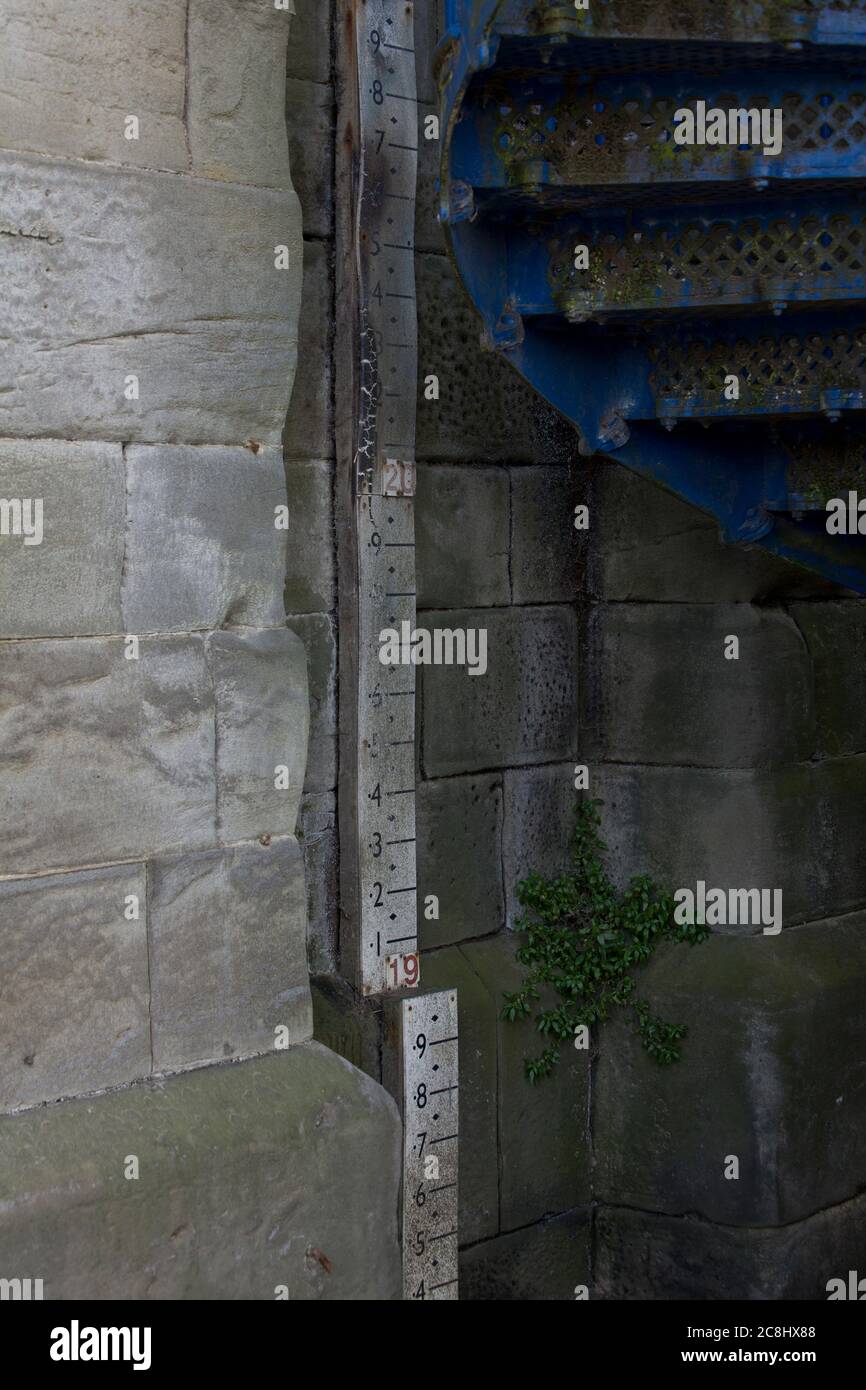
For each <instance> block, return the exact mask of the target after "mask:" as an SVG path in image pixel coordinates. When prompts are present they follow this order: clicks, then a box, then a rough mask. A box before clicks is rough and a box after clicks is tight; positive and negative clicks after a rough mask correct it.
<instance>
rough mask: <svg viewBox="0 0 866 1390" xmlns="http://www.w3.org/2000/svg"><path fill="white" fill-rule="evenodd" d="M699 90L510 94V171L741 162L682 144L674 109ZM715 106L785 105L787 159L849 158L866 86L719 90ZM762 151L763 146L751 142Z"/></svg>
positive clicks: (610, 172) (731, 153) (720, 150)
mask: <svg viewBox="0 0 866 1390" xmlns="http://www.w3.org/2000/svg"><path fill="white" fill-rule="evenodd" d="M700 96H701V94H700V93H690V94H689V93H683V94H682V95H681V96H669V95H665V96H641V95H637V94H636V95H634V96H629V97H626V98H625V99H623V100H619V101H611V100H609V99H607V98H606V97H604V96H600V95H598V94H597V93H596V92H594V91H592V90H590V89H587V90H583V91H580V92H572V93H571V95H569V96H567V97H566V98H564V99H560V100H559V101H556V102H551V103H549V104H548V103H545V102H543V101H541V100H536V101H529V102H527V103H525V104H523V103H521V102H515V101H514V100H513V97H512V96H510V95H508V94H505V93H504V94H503V95H502V98H501V100H500V102H499V106H498V117H499V131H498V137H497V142H496V144H497V152H498V154H499V157H500V159H501V160H502V162H503V164H504V166H505V168H506V171H507V172H508V174H509V176H510V177H512V178H514V179H517V180H518V181H519V177H520V166H521V165H527V164H528V165H537V164H539V163H544V164H547V165H549V166H550V167H551V169H552V170H553V171H554V176H555V177H558V178H559V179H561V180H562V181H563V182H574V183H590V184H591V183H593V182H600V183H603V182H605V181H606V180H609V179H622V178H627V177H628V176H629V174H630V173H633V172H634V168H633V166H634V165H635V162H636V161H637V162H638V163H640V164H643V163H645V162H647V163H648V165H649V167H650V169H651V171H652V173H653V175H654V177H656V178H657V179H667V180H670V179H677V178H682V177H685V176H686V174H687V172H688V171H689V170H694V169H695V168H696V167H699V166H701V165H702V164H708V165H709V166H713V165H714V164H719V163H721V164H723V165H725V166H728V167H730V166H731V165H732V164H736V162H737V158H738V156H742V154H743V153H747V152H748V151H747V150H744V149H743V147H739V148H733V149H732V148H731V147H729V146H714V145H691V146H689V145H677V144H676V143H675V141H674V129H675V125H674V119H673V117H674V112H675V111H676V110H677V109H678V108H679V107H683V106H687V107H691V108H692V109H694V107H695V104H696V102H697V101H698V100H699V99H700ZM711 105H712V106H714V107H719V108H721V109H722V110H725V111H727V110H741V109H747V110H748V109H751V110H761V109H762V108H770V109H773V108H776V107H781V109H782V110H783V111H784V113H785V121H784V153H785V156H786V157H790V156H792V155H794V156H796V155H803V154H806V155H808V154H810V153H816V152H819V151H822V150H824V151H827V150H832V151H833V153H834V154H837V155H845V154H846V153H848V152H850V151H851V150H852V149H854V148H855V147H856V146H858V145H860V144H861V142H862V140H863V137H864V135H866V90H864V89H861V88H859V87H858V88H856V89H854V90H851V91H848V92H844V93H840V94H835V93H833V92H832V91H826V92H822V93H820V94H819V95H818V96H816V97H812V96H807V95H804V94H803V93H802V92H797V91H790V92H786V93H785V94H784V95H783V96H782V97H781V98H780V99H777V98H775V97H773V96H772V95H770V94H769V93H768V92H766V91H764V92H752V93H750V94H749V96H748V97H744V96H743V94H742V93H740V94H739V95H738V94H737V93H736V92H720V93H718V94H716V95H714V96H713V98H712V102H711ZM751 148H752V149H753V150H754V149H760V146H752V147H751Z"/></svg>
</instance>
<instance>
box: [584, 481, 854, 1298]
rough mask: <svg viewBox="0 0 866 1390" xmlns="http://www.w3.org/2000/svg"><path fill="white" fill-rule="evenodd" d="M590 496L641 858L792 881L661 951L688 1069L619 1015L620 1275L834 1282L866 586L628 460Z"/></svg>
mask: <svg viewBox="0 0 866 1390" xmlns="http://www.w3.org/2000/svg"><path fill="white" fill-rule="evenodd" d="M589 496H590V502H591V507H592V514H593V518H594V521H593V533H592V543H591V550H590V561H589V584H588V595H587V617H586V628H585V631H586V647H585V650H586V657H585V668H586V671H587V680H586V681H585V682H584V699H583V701H582V722H581V742H582V748H583V752H584V754H585V755H586V757H587V758H588V759H590V760H591V761H592V763H593V767H594V773H595V781H594V788H595V790H596V791H597V792H598V794H599V795H600V796H601V797H602V798H603V800H604V803H605V804H604V809H603V817H604V831H605V836H606V839H607V841H608V844H609V845H610V848H611V862H612V865H613V867H614V869H615V871H616V874H617V876H618V877H619V878H620V880H623V879H624V878H625V877H627V876H628V875H629V874H631V873H633V872H639V871H642V872H643V871H645V872H649V873H652V874H653V875H656V876H658V877H659V878H661V879H662V881H664V882H665V883H666V884H669V885H671V886H676V887H680V886H684V887H689V886H691V887H692V888H694V885H695V883H696V881H697V880H698V879H703V880H704V881H705V882H706V883H707V885H712V886H715V887H720V888H730V887H765V888H780V889H781V890H782V892H783V904H784V925H783V930H782V931H781V933H780V934H779V935H764V934H763V933H762V929H761V927H760V926H756V927H750V926H739V927H738V926H728V927H718V928H716V929H715V930H714V932H713V935H712V937H711V938H710V940H709V941H708V942H706V943H705V944H704V945H702V946H700V947H698V948H695V949H691V948H689V947H674V946H671V947H666V948H664V949H663V950H660V951H659V952H658V954H657V956H656V958H654V960H653V961H652V962H651V964H650V966H649V969H648V972H647V977H646V983H645V990H646V992H647V993H648V994H649V995H650V997H652V998H653V1000H654V1002H655V1003H656V1005H657V1006H658V1008H659V1011H660V1012H662V1013H663V1014H664V1016H665V1017H670V1018H673V1019H675V1020H677V1021H679V1022H683V1023H686V1024H687V1025H688V1028H689V1033H688V1036H687V1039H686V1042H685V1044H684V1054H683V1060H682V1061H681V1062H680V1063H679V1064H678V1065H676V1066H675V1067H672V1068H670V1069H666V1070H664V1069H660V1068H658V1067H656V1066H655V1064H654V1063H653V1062H651V1061H650V1060H649V1059H648V1058H647V1057H646V1055H645V1054H644V1053H643V1052H642V1051H641V1049H640V1047H639V1045H638V1043H637V1041H636V1039H635V1038H634V1036H633V1035H631V1034H629V1033H627V1031H626V1030H625V1029H624V1028H623V1027H622V1025H621V1023H620V1022H619V1021H618V1022H617V1023H615V1024H614V1025H612V1026H611V1027H610V1028H609V1030H608V1031H607V1033H606V1034H605V1036H603V1038H602V1040H601V1044H600V1047H599V1054H598V1059H597V1061H596V1062H595V1063H594V1068H593V1083H592V1092H593V1111H592V1142H593V1155H594V1164H593V1196H594V1199H595V1201H596V1202H597V1203H598V1207H597V1211H596V1218H595V1251H594V1253H595V1266H594V1275H595V1281H596V1289H597V1292H598V1294H599V1295H600V1296H602V1297H611V1298H688V1297H695V1296H698V1297H701V1298H721V1299H727V1298H753V1299H778V1298H796V1299H813V1298H826V1284H827V1280H828V1279H830V1278H834V1277H836V1276H838V1275H839V1274H844V1272H845V1271H846V1270H847V1269H849V1268H857V1267H858V1263H860V1264H862V1260H863V1256H864V1247H866V1208H864V1205H863V1202H862V1199H861V1198H860V1196H859V1193H860V1190H861V1188H862V1173H863V1166H862V1165H863V1162H864V1153H863V1135H864V1132H866V1091H864V1088H863V1085H862V1083H861V1079H860V1063H859V1058H860V1057H862V1054H863V1047H864V1043H866V1037H864V1025H863V1022H862V1010H861V1009H860V1007H859V1003H858V1000H859V998H860V997H861V995H862V992H863V988H864V982H866V936H864V921H866V918H864V911H863V909H864V907H866V871H864V868H863V862H862V856H861V855H860V854H859V853H858V852H857V845H858V844H859V840H860V836H861V833H862V817H863V805H864V791H866V761H864V758H863V739H862V737H861V736H860V730H861V719H860V715H859V713H857V711H856V710H855V708H854V701H853V692H854V690H855V689H857V687H858V686H859V684H860V683H861V679H862V675H861V673H862V670H863V633H864V631H866V627H864V622H866V607H864V602H863V600H862V599H859V598H856V597H852V596H850V595H847V594H845V593H844V592H842V591H839V590H834V589H832V588H831V587H830V586H829V585H826V584H824V583H822V582H821V581H819V580H817V579H815V578H813V577H812V576H810V575H809V574H808V573H807V572H805V571H800V570H798V569H795V568H793V567H789V566H786V565H784V564H782V563H780V562H777V561H774V560H772V559H770V558H767V557H765V556H763V555H761V554H759V553H757V554H750V553H749V552H740V551H737V550H734V549H732V548H730V547H725V546H722V545H720V544H719V542H718V540H717V538H716V536H715V532H714V528H713V526H712V524H711V523H709V522H708V521H707V520H706V519H705V518H703V517H702V516H701V515H700V514H699V513H695V512H694V511H692V510H691V509H690V508H688V507H686V506H684V505H683V504H681V503H680V502H679V501H677V500H676V499H674V498H671V497H669V496H668V495H667V494H665V493H664V492H662V491H661V490H659V489H658V488H656V487H654V486H652V485H650V484H648V483H644V482H642V481H640V480H639V479H636V478H634V477H632V476H631V475H629V474H627V473H626V472H625V471H624V470H623V469H621V468H619V467H617V466H616V465H611V464H607V465H604V464H598V465H597V466H594V467H593V469H592V470H591V476H590V493H589ZM729 634H733V635H737V636H739V639H740V655H739V660H738V661H726V660H725V659H724V656H723V648H724V639H725V637H726V636H727V635H729ZM728 1155H734V1156H736V1157H737V1158H738V1159H739V1165H740V1176H739V1178H738V1179H737V1180H730V1179H726V1178H725V1176H724V1172H725V1166H726V1159H727V1156H728Z"/></svg>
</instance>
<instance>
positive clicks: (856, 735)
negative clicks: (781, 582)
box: [788, 599, 866, 758]
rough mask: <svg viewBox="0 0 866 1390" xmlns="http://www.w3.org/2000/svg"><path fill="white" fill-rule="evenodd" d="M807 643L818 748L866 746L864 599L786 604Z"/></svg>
mask: <svg viewBox="0 0 866 1390" xmlns="http://www.w3.org/2000/svg"><path fill="white" fill-rule="evenodd" d="M788 612H789V613H790V615H791V617H792V618H793V619H794V622H795V623H796V624H797V626H798V627H799V629H800V631H801V632H802V634H803V637H804V639H805V641H806V644H807V646H808V648H809V657H810V660H811V663H812V670H813V677H814V683H815V717H816V721H817V727H818V750H817V751H818V753H819V755H820V756H822V757H830V758H835V757H839V756H840V755H841V754H845V753H863V752H866V700H864V699H863V681H862V677H861V672H862V671H863V668H864V665H866V604H864V602H863V600H862V599H843V600H841V601H837V602H833V601H830V602H824V603H794V604H791V606H790V608H789V609H788Z"/></svg>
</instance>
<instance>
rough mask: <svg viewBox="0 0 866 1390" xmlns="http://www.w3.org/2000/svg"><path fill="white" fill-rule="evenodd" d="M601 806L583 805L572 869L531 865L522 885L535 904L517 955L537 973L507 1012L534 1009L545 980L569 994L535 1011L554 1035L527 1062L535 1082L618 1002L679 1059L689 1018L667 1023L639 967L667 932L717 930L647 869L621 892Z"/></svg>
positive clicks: (649, 1037) (660, 1049)
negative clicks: (646, 994)
mask: <svg viewBox="0 0 866 1390" xmlns="http://www.w3.org/2000/svg"><path fill="white" fill-rule="evenodd" d="M598 805H599V803H598V802H596V801H584V802H582V803H581V805H580V806H579V807H578V811H577V826H576V829H575V836H574V868H573V870H572V871H571V872H570V873H567V874H562V875H560V876H559V877H558V878H553V879H546V878H543V877H542V876H541V875H540V874H534V873H533V874H530V875H529V877H528V878H526V879H524V880H523V882H522V883H520V884H519V885H518V889H517V898H518V901H519V902H520V904H521V906H522V907H524V908H526V909H527V910H528V912H527V915H525V916H522V917H519V918H518V920H517V924H516V925H517V928H518V930H519V932H520V933H521V938H522V939H521V944H520V945H519V946H518V949H517V953H516V954H517V959H518V961H520V963H521V965H524V966H526V968H527V970H528V972H529V973H528V974H527V976H526V979H525V981H524V983H523V986H522V988H521V989H519V990H517V991H515V992H514V993H513V994H505V1007H504V1008H503V1010H502V1017H503V1018H505V1019H507V1020H509V1022H512V1023H514V1022H518V1021H520V1020H521V1019H527V1018H530V1017H532V1015H533V1009H534V1005H535V1003H536V1002H537V1001H539V1000H540V999H541V993H540V987H541V986H543V985H548V986H550V987H552V989H553V990H554V991H555V992H556V993H557V994H558V995H559V997H560V999H561V1001H562V1002H561V1003H559V1004H557V1005H556V1006H555V1007H552V1008H539V1009H537V1010H536V1011H535V1027H536V1030H537V1031H538V1032H539V1033H540V1034H541V1035H542V1036H543V1037H544V1038H546V1039H549V1040H551V1041H550V1044H549V1046H548V1047H546V1048H545V1049H544V1051H543V1052H542V1053H541V1055H540V1056H538V1057H527V1058H526V1059H525V1061H524V1067H525V1071H526V1076H527V1078H528V1079H529V1081H530V1082H531V1083H533V1084H534V1083H535V1082H536V1081H539V1080H540V1079H541V1078H542V1077H545V1076H549V1075H550V1074H551V1072H552V1071H553V1068H554V1066H555V1065H556V1063H557V1061H558V1059H559V1050H560V1047H561V1045H562V1043H564V1042H566V1041H570V1040H572V1039H573V1038H574V1035H575V1032H576V1030H577V1029H578V1028H579V1027H580V1026H581V1025H584V1026H586V1027H587V1028H591V1027H592V1026H593V1025H594V1024H599V1023H603V1022H604V1021H605V1019H606V1018H607V1017H608V1014H609V1013H610V1011H611V1009H613V1008H615V1007H617V1008H625V1009H628V1010H630V1012H631V1014H632V1017H633V1020H634V1025H635V1028H636V1029H637V1032H638V1033H639V1035H640V1039H641V1043H642V1045H643V1046H644V1048H645V1049H646V1051H647V1052H648V1053H649V1054H650V1056H651V1057H653V1058H654V1059H655V1060H656V1061H657V1062H658V1063H660V1064H661V1065H663V1066H667V1065H669V1064H670V1063H671V1062H676V1061H678V1060H679V1057H680V1042H681V1041H682V1039H683V1038H684V1037H685V1034H686V1029H685V1027H684V1025H682V1024H678V1023H667V1022H665V1020H664V1019H662V1018H659V1017H658V1016H657V1015H655V1014H653V1013H652V1012H651V1010H650V1006H649V1004H647V1002H646V1001H645V1000H643V999H640V998H638V997H637V994H636V985H635V982H634V980H633V978H632V975H631V971H632V970H633V969H634V967H635V966H639V965H641V964H642V963H643V962H644V961H646V960H648V959H649V957H650V956H651V955H652V953H653V951H654V949H655V947H656V944H657V943H658V942H659V941H681V942H689V943H690V944H691V945H696V944H697V943H698V942H700V941H704V940H705V939H706V938H707V936H708V935H709V932H708V931H707V929H706V928H705V927H703V926H696V925H694V924H692V923H686V924H685V925H682V926H680V925H677V924H676V923H675V922H674V900H673V898H672V897H671V896H670V895H669V894H667V893H664V892H662V890H661V889H660V888H659V887H658V885H657V884H655V883H653V881H652V880H651V879H650V878H648V877H646V876H641V877H638V878H633V879H632V880H631V882H630V883H629V885H628V887H627V888H626V889H625V891H624V892H623V893H619V892H618V891H617V889H616V888H615V887H614V885H613V884H612V883H611V881H610V878H609V877H608V873H607V869H606V868H605V864H604V859H603V855H604V851H605V850H606V848H607V846H606V845H605V844H604V842H603V841H602V839H601V837H600V835H599V825H600V817H599V813H598V809H597V807H598Z"/></svg>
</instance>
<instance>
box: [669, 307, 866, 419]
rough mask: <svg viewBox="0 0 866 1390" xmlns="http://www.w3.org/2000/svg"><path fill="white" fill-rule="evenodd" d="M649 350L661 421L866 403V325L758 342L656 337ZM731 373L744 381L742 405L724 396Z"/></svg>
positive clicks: (757, 340)
mask: <svg viewBox="0 0 866 1390" xmlns="http://www.w3.org/2000/svg"><path fill="white" fill-rule="evenodd" d="M648 351H649V356H650V360H651V362H652V371H651V375H650V384H651V386H652V388H653V392H654V395H655V400H656V407H657V410H658V413H659V414H660V415H665V414H667V412H668V408H669V407H675V408H676V409H678V410H681V411H684V413H687V412H688V408H689V407H693V408H695V413H701V414H722V413H724V414H725V415H728V414H731V413H732V412H734V413H735V412H736V411H737V410H738V409H739V410H740V411H742V410H745V409H748V408H749V407H756V408H759V409H760V410H761V411H773V410H781V411H791V410H802V411H810V412H817V411H820V410H822V409H824V410H827V409H837V408H840V407H842V406H857V407H862V405H863V403H864V400H866V327H864V328H858V329H854V330H852V331H851V332H839V333H831V334H823V335H822V334H819V333H805V334H801V335H797V334H793V333H780V334H779V335H778V337H761V338H757V339H753V340H749V339H745V338H739V339H736V340H733V339H732V340H729V341H724V340H721V339H705V338H698V337H694V338H689V339H683V340H679V341H674V340H672V339H670V338H666V339H657V338H655V339H650V340H649V341H648ZM731 374H733V375H736V376H737V377H738V379H739V385H740V395H739V400H726V399H725V398H724V397H723V391H724V387H725V378H726V377H727V376H729V375H731Z"/></svg>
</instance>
